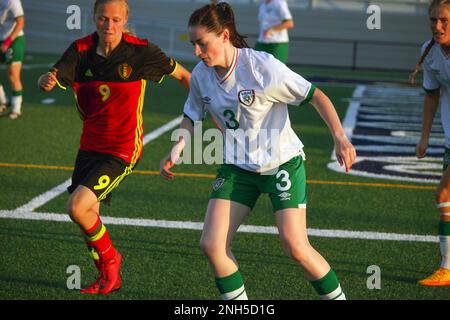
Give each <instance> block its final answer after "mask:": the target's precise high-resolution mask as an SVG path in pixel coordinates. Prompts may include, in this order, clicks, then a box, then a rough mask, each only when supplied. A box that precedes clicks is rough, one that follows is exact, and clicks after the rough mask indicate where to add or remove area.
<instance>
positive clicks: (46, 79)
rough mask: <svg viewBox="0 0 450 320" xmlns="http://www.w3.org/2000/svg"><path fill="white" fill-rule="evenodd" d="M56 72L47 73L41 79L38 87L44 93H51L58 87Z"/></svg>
mask: <svg viewBox="0 0 450 320" xmlns="http://www.w3.org/2000/svg"><path fill="white" fill-rule="evenodd" d="M56 82H57V79H56V71H52V72H47V73H45V74H43V75H42V76H40V77H39V80H38V86H39V88H41V90H43V91H46V92H48V91H51V90H52V89H53V88H54V87H55V85H56Z"/></svg>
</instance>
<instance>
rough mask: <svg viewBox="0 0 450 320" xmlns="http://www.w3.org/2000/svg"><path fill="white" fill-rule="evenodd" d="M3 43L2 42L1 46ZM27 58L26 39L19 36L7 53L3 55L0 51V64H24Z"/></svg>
mask: <svg viewBox="0 0 450 320" xmlns="http://www.w3.org/2000/svg"><path fill="white" fill-rule="evenodd" d="M2 43H3V42H1V41H0V45H1V44H2ZM24 56H25V37H24V36H19V37H17V38H16V39H14V41H13V43H12V44H11V46H10V47H9V48H8V50H6V53H2V52H1V50H0V62H1V63H6V64H7V65H10V64H13V63H15V62H23V58H24Z"/></svg>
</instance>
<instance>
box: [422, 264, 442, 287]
mask: <svg viewBox="0 0 450 320" xmlns="http://www.w3.org/2000/svg"><path fill="white" fill-rule="evenodd" d="M418 284H420V285H422V286H430V287H440V286H450V270H449V269H445V268H439V270H437V271H436V272H435V273H433V274H432V275H431V276H429V277H428V278H425V279H423V280H420V281H418Z"/></svg>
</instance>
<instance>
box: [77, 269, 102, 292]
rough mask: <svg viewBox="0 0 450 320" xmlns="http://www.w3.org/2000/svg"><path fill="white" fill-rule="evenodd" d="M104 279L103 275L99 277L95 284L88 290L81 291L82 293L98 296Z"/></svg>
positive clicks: (88, 287) (87, 288)
mask: <svg viewBox="0 0 450 320" xmlns="http://www.w3.org/2000/svg"><path fill="white" fill-rule="evenodd" d="M101 279H102V275H101V274H100V275H98V277H97V278H96V279H95V282H94V283H93V284H91V285H89V286H87V287H86V288H83V289H81V290H80V292H81V293H86V294H98V291H99V290H100V280H101Z"/></svg>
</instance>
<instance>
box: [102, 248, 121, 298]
mask: <svg viewBox="0 0 450 320" xmlns="http://www.w3.org/2000/svg"><path fill="white" fill-rule="evenodd" d="M121 263H122V255H121V254H120V253H119V252H117V254H116V256H115V257H114V258H112V259H109V260H106V261H105V262H103V263H102V269H103V270H102V276H101V278H100V281H99V283H98V285H99V289H98V293H99V294H108V293H110V292H111V291H115V290H119V289H120V287H121V286H122V279H121V278H120V274H119V270H120V264H121Z"/></svg>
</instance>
